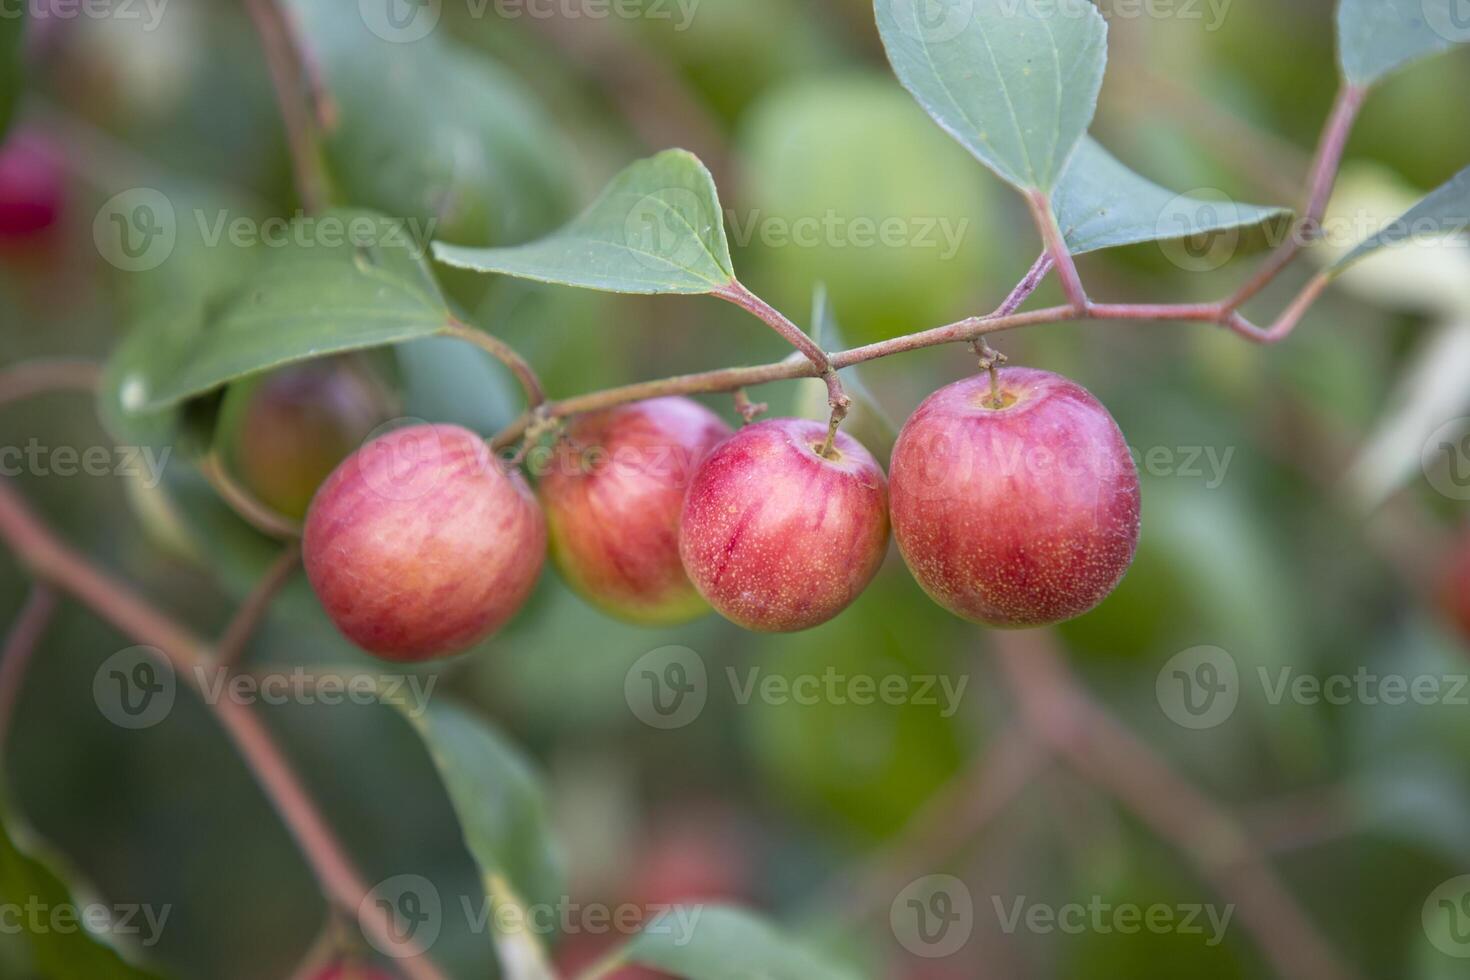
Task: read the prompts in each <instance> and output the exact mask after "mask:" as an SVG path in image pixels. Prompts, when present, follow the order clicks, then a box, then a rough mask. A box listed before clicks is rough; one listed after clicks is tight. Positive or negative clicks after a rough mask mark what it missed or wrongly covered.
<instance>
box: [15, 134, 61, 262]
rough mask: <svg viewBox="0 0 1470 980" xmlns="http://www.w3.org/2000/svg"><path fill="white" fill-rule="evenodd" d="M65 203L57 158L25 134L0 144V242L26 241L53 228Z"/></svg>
mask: <svg viewBox="0 0 1470 980" xmlns="http://www.w3.org/2000/svg"><path fill="white" fill-rule="evenodd" d="M65 201H66V182H65V180H64V178H63V176H62V169H61V162H60V154H59V152H58V151H57V150H56V149H55V148H54V147H53V146H52V145H51V144H50V143H49V142H48V141H46V140H45V139H44V138H42V137H40V136H38V135H36V134H34V133H29V132H25V131H20V132H14V133H12V134H11V135H10V136H9V137H8V138H7V139H6V140H5V142H4V143H3V144H0V240H6V239H10V240H16V239H27V238H31V237H33V236H36V235H39V234H41V233H42V232H44V231H46V230H47V229H49V228H50V227H51V226H52V225H54V224H56V222H57V220H58V219H59V218H60V217H61V211H62V207H63V205H64V203H65Z"/></svg>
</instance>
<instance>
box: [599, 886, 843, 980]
mask: <svg viewBox="0 0 1470 980" xmlns="http://www.w3.org/2000/svg"><path fill="white" fill-rule="evenodd" d="M617 959H618V960H619V961H621V962H622V963H635V964H638V965H641V966H648V967H652V968H654V969H656V970H663V971H665V972H667V973H672V974H674V975H675V976H679V977H683V978H685V980H744V978H753V977H759V978H760V980H855V977H854V974H852V973H851V972H850V971H848V970H845V969H841V968H838V967H836V966H834V965H832V964H831V963H828V962H825V961H824V960H823V959H822V958H820V957H819V956H817V955H816V954H815V953H812V952H810V951H808V950H807V949H806V948H804V947H803V946H801V945H800V944H798V943H797V942H795V941H794V940H792V939H789V938H787V937H785V936H783V935H781V934H780V933H778V932H777V931H776V930H775V929H774V928H772V927H771V926H770V925H768V924H767V923H765V922H763V921H761V920H760V919H758V918H756V917H755V916H753V915H751V914H750V913H748V912H743V911H741V910H740V909H736V908H731V907H729V906H723V905H688V906H683V905H681V906H677V907H675V908H672V909H670V910H668V911H667V912H664V913H663V914H662V915H660V916H658V918H656V919H654V920H653V921H652V922H650V923H649V924H648V925H647V926H645V927H644V928H643V931H642V932H640V933H639V934H638V935H637V936H636V937H634V938H633V939H632V940H631V941H630V942H629V943H628V944H627V945H626V946H624V947H623V949H622V952H621V954H620V955H619V956H618V957H617Z"/></svg>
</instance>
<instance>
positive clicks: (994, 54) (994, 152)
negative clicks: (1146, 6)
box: [875, 0, 1108, 193]
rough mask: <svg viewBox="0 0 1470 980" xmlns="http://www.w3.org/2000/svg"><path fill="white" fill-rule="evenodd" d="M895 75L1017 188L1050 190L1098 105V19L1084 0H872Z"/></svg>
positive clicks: (1101, 60) (1101, 28)
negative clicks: (873, 0) (1021, 0)
mask: <svg viewBox="0 0 1470 980" xmlns="http://www.w3.org/2000/svg"><path fill="white" fill-rule="evenodd" d="M875 2H876V8H877V15H878V30H879V32H880V33H881V34H882V36H883V44H884V47H886V48H887V49H888V60H889V61H890V62H892V64H893V70H894V72H895V73H896V74H897V75H898V78H899V81H901V82H903V84H904V86H905V87H906V88H907V89H908V90H909V91H910V92H912V93H913V95H914V98H916V99H918V100H919V104H920V105H922V106H923V107H924V109H925V110H926V111H927V112H928V113H929V115H931V116H933V117H934V119H935V120H936V121H937V122H938V123H939V125H940V126H942V127H944V129H945V130H947V131H948V132H949V134H950V135H951V136H953V137H954V138H955V139H957V140H959V141H960V143H961V144H963V145H964V146H965V148H966V149H968V150H969V151H970V152H971V153H973V154H975V156H976V157H978V158H979V159H980V161H981V162H982V163H984V164H985V165H986V166H988V167H990V168H991V169H992V170H994V171H995V172H996V173H997V174H999V175H1000V176H1001V177H1002V178H1004V179H1005V180H1007V181H1009V182H1010V183H1011V184H1013V185H1015V186H1016V187H1017V188H1020V189H1021V190H1035V191H1041V192H1044V193H1045V192H1050V190H1051V189H1052V186H1053V185H1054V184H1055V183H1056V181H1057V178H1058V177H1060V176H1061V174H1062V171H1063V170H1064V169H1065V168H1066V166H1067V160H1068V159H1069V158H1070V157H1071V155H1072V151H1073V149H1074V148H1075V147H1076V146H1077V141H1078V140H1080V139H1081V138H1082V135H1083V134H1084V133H1086V132H1087V127H1088V125H1089V124H1091V122H1092V115H1093V112H1094V111H1095V110H1096V109H1097V94H1098V90H1099V89H1100V88H1101V87H1102V77H1103V68H1104V66H1105V65H1106V63H1107V34H1108V28H1107V23H1106V22H1105V21H1104V20H1103V18H1102V15H1101V14H1099V13H1098V11H1097V8H1096V7H1094V6H1093V5H1092V3H1090V2H1088V0H1047V2H1046V3H1027V2H1017V0H875Z"/></svg>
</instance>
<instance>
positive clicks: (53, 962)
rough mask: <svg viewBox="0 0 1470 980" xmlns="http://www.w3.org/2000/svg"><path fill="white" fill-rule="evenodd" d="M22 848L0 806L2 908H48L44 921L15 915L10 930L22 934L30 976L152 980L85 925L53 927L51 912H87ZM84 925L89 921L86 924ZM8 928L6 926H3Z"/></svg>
mask: <svg viewBox="0 0 1470 980" xmlns="http://www.w3.org/2000/svg"><path fill="white" fill-rule="evenodd" d="M29 850H31V849H30V848H22V847H21V846H20V844H19V843H18V842H17V841H16V839H15V834H14V833H13V832H12V825H11V821H10V820H8V819H5V818H4V811H3V808H0V902H3V903H4V904H5V906H6V907H7V908H10V909H17V910H18V909H21V908H30V907H33V906H39V907H40V908H43V909H47V910H49V911H50V912H51V913H53V917H52V918H51V919H50V922H51V923H53V925H52V926H49V927H48V926H47V922H46V920H39V921H38V920H37V918H36V917H35V916H29V915H16V916H14V919H13V923H14V926H15V930H14V931H18V932H20V934H21V935H23V936H25V939H26V942H27V943H28V945H29V947H30V952H31V959H32V961H33V965H34V969H35V971H36V973H35V975H36V976H46V977H86V978H88V980H153V978H155V977H156V974H153V973H149V972H147V971H145V970H141V969H139V968H138V967H135V966H132V965H131V964H129V963H128V962H127V961H126V960H124V959H123V958H122V957H121V956H119V955H118V954H117V951H116V950H114V949H112V948H111V947H109V946H105V945H103V944H102V943H101V942H100V941H98V939H97V938H96V937H95V936H94V935H93V933H92V931H91V929H90V928H80V927H74V928H69V929H64V928H56V927H54V923H55V922H56V919H55V918H54V914H55V913H62V912H65V911H67V910H71V911H72V912H73V913H75V914H76V915H78V916H80V915H81V914H82V912H83V911H90V910H89V909H88V908H87V907H86V906H85V904H84V903H83V902H82V901H80V900H79V899H77V898H75V897H74V896H73V895H72V893H71V890H70V889H69V888H68V887H67V884H66V882H65V881H63V880H62V878H61V876H60V875H58V874H57V873H56V871H54V870H53V869H52V867H51V866H49V862H47V861H44V860H42V859H41V858H40V857H38V856H36V854H34V853H28V851H29ZM89 924H90V923H89ZM6 931H7V932H11V931H12V930H11V929H7V930H6Z"/></svg>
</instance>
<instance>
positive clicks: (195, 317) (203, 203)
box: [98, 181, 263, 446]
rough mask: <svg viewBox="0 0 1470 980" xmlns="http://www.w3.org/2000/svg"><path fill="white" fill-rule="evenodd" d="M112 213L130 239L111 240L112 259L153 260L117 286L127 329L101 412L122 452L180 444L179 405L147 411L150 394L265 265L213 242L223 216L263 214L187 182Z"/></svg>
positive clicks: (253, 255)
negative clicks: (212, 317) (217, 307)
mask: <svg viewBox="0 0 1470 980" xmlns="http://www.w3.org/2000/svg"><path fill="white" fill-rule="evenodd" d="M108 211H109V213H110V214H113V215H117V216H118V217H119V218H120V219H121V220H122V227H113V226H110V225H109V226H108V227H110V228H112V230H113V232H114V233H116V234H118V235H120V236H126V237H122V238H119V239H118V240H117V241H116V242H114V245H115V246H116V251H114V250H113V249H112V248H109V249H108V250H107V251H106V253H105V254H106V255H107V256H108V257H109V258H110V259H119V258H120V259H121V260H126V259H128V258H130V257H133V256H139V255H141V256H142V257H144V258H147V259H149V260H150V261H148V262H147V263H146V264H144V266H143V267H141V268H139V267H136V266H124V267H123V268H124V271H123V273H122V274H121V276H120V283H119V285H120V292H121V294H122V300H123V304H122V305H123V309H124V312H123V319H124V321H125V323H126V325H127V329H126V332H125V333H124V334H123V337H122V340H121V342H120V343H119V344H118V346H117V347H116V348H115V349H114V350H113V352H112V355H111V356H110V357H109V358H108V362H107V367H106V370H105V372H104V374H103V379H102V385H101V387H100V388H99V390H98V413H99V415H100V416H101V419H102V422H103V424H104V426H105V427H106V428H107V431H108V433H109V434H110V435H111V436H112V438H113V440H114V441H116V442H117V443H118V444H119V445H127V446H165V445H173V444H174V442H175V436H176V433H177V430H178V423H179V410H178V406H170V407H168V408H163V409H149V408H147V407H146V405H147V397H146V393H147V391H148V390H149V388H150V387H152V386H154V385H155V384H156V383H157V382H160V381H162V380H163V379H165V378H167V377H169V376H170V375H171V374H173V373H176V372H178V371H180V370H182V368H183V365H184V363H185V360H186V358H187V357H188V356H189V355H190V353H191V351H192V350H193V349H194V345H195V344H196V342H197V340H198V337H199V335H200V333H201V332H202V331H203V330H204V325H205V321H206V319H207V318H208V315H209V310H210V305H211V303H213V302H214V301H215V300H216V299H217V298H218V297H220V296H222V295H225V294H227V293H228V292H230V291H231V290H235V289H238V288H239V287H240V285H241V284H242V283H243V282H245V281H246V279H248V278H249V277H250V275H251V274H252V273H253V272H254V271H255V268H256V266H257V263H258V261H259V259H260V252H261V251H263V250H261V249H248V248H244V247H241V246H240V245H237V244H234V243H233V242H232V241H231V239H230V238H229V237H228V236H224V235H222V236H221V237H219V238H215V237H214V235H213V230H214V228H215V226H216V224H217V221H218V219H219V217H220V216H226V217H233V218H244V219H247V220H255V221H259V220H261V216H260V215H258V214H255V213H254V212H253V211H252V209H251V207H250V205H249V204H248V203H247V202H244V201H241V200H239V199H237V198H235V197H233V196H231V195H228V194H226V193H223V192H221V191H220V190H218V189H217V188H214V187H212V186H209V185H205V184H199V183H194V182H187V181H186V182H177V181H175V182H170V183H167V184H164V185H163V186H162V189H159V190H153V189H137V190H134V191H129V192H127V193H125V194H123V195H120V196H119V197H117V198H113V199H112V201H111V202H109V204H108ZM181 215H183V216H185V218H184V220H180V217H179V216H181ZM196 216H197V217H200V218H202V220H195V217H196ZM145 230H147V233H146V234H144V232H145ZM137 245H143V246H144V248H143V249H142V251H141V252H139V251H137V250H136V248H133V247H130V246H137ZM155 249H156V251H155Z"/></svg>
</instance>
